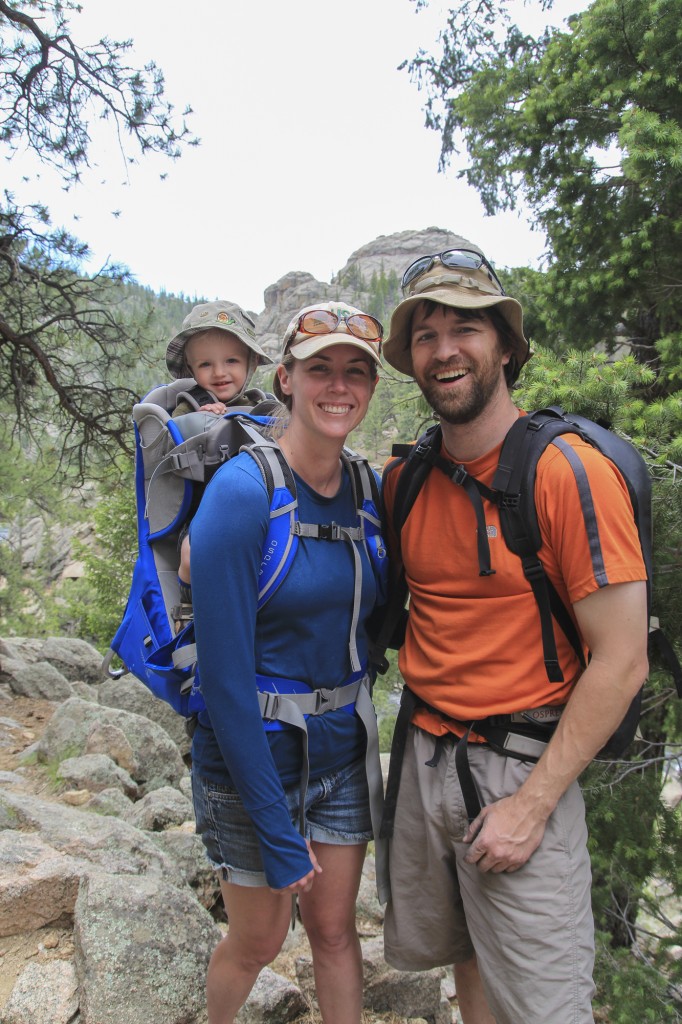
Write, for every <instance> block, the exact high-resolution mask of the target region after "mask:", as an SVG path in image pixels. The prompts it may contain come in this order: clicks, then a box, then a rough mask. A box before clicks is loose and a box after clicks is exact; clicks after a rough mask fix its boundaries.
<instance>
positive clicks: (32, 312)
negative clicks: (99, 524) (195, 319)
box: [0, 0, 196, 475]
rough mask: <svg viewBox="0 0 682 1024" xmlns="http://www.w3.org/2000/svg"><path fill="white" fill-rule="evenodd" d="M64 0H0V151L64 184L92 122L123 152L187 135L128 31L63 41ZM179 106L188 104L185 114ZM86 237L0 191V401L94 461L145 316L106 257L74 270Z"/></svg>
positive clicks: (116, 439) (135, 358) (85, 160)
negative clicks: (95, 265) (120, 296)
mask: <svg viewBox="0 0 682 1024" xmlns="http://www.w3.org/2000/svg"><path fill="white" fill-rule="evenodd" d="M75 10H78V5H77V4H76V3H75V2H72V0H26V3H24V4H22V5H15V4H10V3H7V2H5V0H0V43H1V45H0V146H1V147H3V148H4V150H5V155H6V157H7V158H8V159H9V158H11V157H12V156H13V155H14V154H15V153H17V152H18V151H20V150H24V149H28V150H29V151H32V152H33V153H34V154H36V155H37V156H38V157H39V159H40V160H41V161H42V162H43V163H47V164H49V165H51V166H52V167H54V168H56V169H57V171H58V172H59V173H60V174H61V176H62V178H63V181H64V186H65V188H67V189H68V188H71V187H72V186H75V185H77V184H78V181H79V178H80V175H81V173H82V171H83V169H84V168H86V167H88V166H89V163H90V144H91V133H92V130H93V127H94V125H95V124H99V123H100V122H101V121H103V120H104V121H108V123H109V127H110V130H111V132H112V133H113V137H114V139H115V141H116V143H117V145H118V146H119V148H120V151H121V155H122V158H123V160H124V161H125V162H126V163H134V162H135V161H136V159H137V157H138V155H144V154H145V153H150V152H157V153H161V154H164V155H166V156H167V157H169V158H170V159H174V158H175V157H177V156H178V155H179V154H180V152H181V148H182V146H184V145H185V144H191V143H193V142H196V140H193V139H191V137H190V135H189V130H188V128H187V126H186V124H185V121H184V115H183V116H181V117H177V116H176V114H175V112H174V111H173V108H172V106H171V105H170V104H169V103H168V102H167V101H166V99H165V98H164V83H163V75H162V74H161V71H160V70H159V69H158V68H157V67H156V65H154V64H153V63H151V64H148V65H147V66H146V67H145V68H144V69H138V68H134V67H131V66H129V65H128V64H127V63H126V55H127V53H128V51H129V49H130V46H131V43H130V41H126V42H115V41H112V40H109V39H106V38H105V39H101V40H100V41H99V42H97V43H95V44H94V45H92V46H90V47H87V48H85V47H82V46H80V45H79V44H78V42H77V41H76V40H74V39H73V38H72V36H71V35H70V31H69V25H68V15H69V13H70V12H71V11H75ZM188 113H189V111H185V114H188ZM87 255H88V248H87V245H86V244H85V243H83V242H81V241H79V240H78V239H76V238H74V237H73V236H72V235H70V234H69V233H68V232H66V231H64V230H63V229H61V228H56V227H53V226H52V225H51V223H50V215H49V211H48V210H47V209H46V208H45V207H44V205H42V204H41V203H39V202H34V203H29V204H28V205H26V206H19V205H18V204H17V203H16V201H15V199H14V197H13V196H12V195H11V194H9V193H7V192H5V193H4V197H3V198H2V200H0V287H1V288H2V294H3V303H2V309H1V310H0V401H2V402H3V403H4V405H5V408H8V409H11V408H13V420H14V423H15V427H16V431H17V433H18V434H19V435H21V437H22V438H23V439H25V438H26V437H31V438H33V439H34V440H35V441H36V442H37V443H38V442H40V439H41V435H42V432H43V430H44V429H47V427H48V426H50V428H51V429H52V430H53V432H54V434H56V436H57V437H58V439H59V440H58V442H57V444H58V445H59V446H60V447H61V451H62V455H63V457H64V462H65V464H68V465H69V466H72V465H73V464H74V463H75V464H77V465H79V467H80V469H81V471H82V472H83V475H84V470H85V465H86V464H88V465H89V467H92V466H93V464H94V454H95V453H96V452H97V451H99V452H100V454H101V457H102V458H103V459H104V461H105V462H107V461H109V462H110V460H111V458H112V454H113V453H115V452H116V451H120V450H123V451H126V450H129V438H130V432H129V429H128V416H129V409H130V405H131V400H132V399H133V397H134V391H133V389H132V388H131V387H130V383H129V382H128V381H127V380H126V374H132V373H133V371H134V370H135V369H136V368H137V367H138V366H139V365H140V364H141V363H144V360H145V359H148V358H149V347H150V341H151V338H150V334H149V327H150V323H149V318H148V316H142V317H141V318H140V319H139V320H138V321H137V322H136V323H130V322H129V321H128V320H127V318H126V317H125V316H123V315H122V312H121V310H120V308H119V306H118V302H117V294H116V291H115V287H114V286H115V284H116V283H117V282H122V281H123V282H125V281H127V280H128V272H127V271H126V269H125V268H124V267H122V266H119V265H116V264H109V265H107V266H105V267H103V268H102V269H101V270H100V272H99V273H98V274H96V275H95V276H94V277H93V278H87V277H84V276H82V273H81V267H82V264H83V261H84V259H85V258H86V257H87Z"/></svg>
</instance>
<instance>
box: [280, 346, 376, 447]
mask: <svg viewBox="0 0 682 1024" xmlns="http://www.w3.org/2000/svg"><path fill="white" fill-rule="evenodd" d="M371 364H372V360H371V358H370V357H369V356H366V355H365V354H364V353H363V352H362V351H361V350H360V349H359V348H357V347H356V346H354V345H333V346H331V347H330V348H326V349H323V350H322V351H321V352H318V354H317V355H314V356H311V357H310V358H309V359H301V360H298V359H297V360H296V361H295V363H294V366H293V367H292V369H291V370H290V371H287V370H286V369H285V368H284V367H283V366H280V367H278V370H277V374H278V377H279V383H280V387H281V389H282V393H283V394H285V395H290V396H291V422H292V425H293V423H294V422H298V423H300V424H301V425H302V426H305V427H307V428H308V429H310V430H312V431H314V432H315V433H317V434H322V435H323V436H326V437H333V438H335V439H342V440H345V438H346V437H347V436H348V434H349V433H350V432H351V430H353V429H354V427H357V425H358V423H360V422H361V420H362V419H363V417H364V415H365V413H366V412H367V407H368V405H369V400H370V398H371V397H372V395H373V394H374V389H375V387H376V384H377V379H376V376H375V374H374V371H373V369H372V365H371Z"/></svg>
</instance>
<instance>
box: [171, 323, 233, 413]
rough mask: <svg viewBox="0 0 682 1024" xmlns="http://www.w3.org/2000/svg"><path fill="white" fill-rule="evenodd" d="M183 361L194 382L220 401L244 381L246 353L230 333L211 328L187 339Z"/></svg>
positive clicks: (231, 394)
mask: <svg viewBox="0 0 682 1024" xmlns="http://www.w3.org/2000/svg"><path fill="white" fill-rule="evenodd" d="M185 360H186V362H187V365H188V366H189V368H190V370H191V371H192V376H193V377H194V379H195V381H196V382H197V384H199V385H200V386H201V387H202V388H206V389H207V391H212V392H213V394H214V395H215V396H216V398H218V399H219V400H220V401H221V402H229V401H230V399H232V398H234V397H235V395H238V394H239V392H240V391H241V390H242V388H243V387H244V384H245V383H246V376H247V373H248V369H249V352H248V349H247V347H246V345H245V344H244V343H243V342H241V341H240V340H239V338H236V337H235V336H234V334H229V333H228V332H227V331H221V330H218V329H217V328H214V329H213V330H210V331H202V332H201V334H195V335H194V336H193V337H191V338H190V339H189V341H188V342H187V346H186V348H185Z"/></svg>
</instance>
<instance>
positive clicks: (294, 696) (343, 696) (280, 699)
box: [256, 672, 389, 903]
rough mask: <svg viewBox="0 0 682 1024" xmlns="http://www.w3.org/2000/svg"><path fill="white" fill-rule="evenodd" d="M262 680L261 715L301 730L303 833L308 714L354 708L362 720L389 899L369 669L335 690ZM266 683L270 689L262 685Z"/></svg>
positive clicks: (382, 887)
mask: <svg viewBox="0 0 682 1024" xmlns="http://www.w3.org/2000/svg"><path fill="white" fill-rule="evenodd" d="M256 682H257V684H258V703H259V706H260V709H261V715H262V717H263V719H264V721H265V722H266V726H265V727H266V729H267V728H268V724H270V723H272V725H273V726H276V724H277V723H283V724H285V725H290V726H293V727H294V728H296V729H299V730H300V731H301V735H302V748H303V751H302V758H301V784H300V788H299V802H298V812H299V828H300V831H301V835H304V834H305V799H306V793H307V791H308V780H309V778H310V763H309V760H308V727H307V725H306V717H307V716H308V715H312V716H313V717H314V716H317V715H324V714H326V713H327V712H328V711H348V712H350V713H352V712H353V711H355V713H356V714H357V716H358V718H359V719H360V721H361V722H362V724H363V726H364V728H365V733H366V736H367V745H366V748H365V772H366V776H367V788H368V790H369V809H370V817H371V820H372V831H373V832H374V836H375V865H376V878H377V893H378V896H379V900H380V902H381V903H385V902H386V900H387V899H388V893H389V888H388V850H387V847H386V844H385V843H383V842H382V841H381V840H380V838H379V833H380V830H381V822H382V816H383V810H384V786H383V777H382V772H381V758H380V756H379V731H378V727H377V717H376V712H375V710H374V705H373V703H372V697H371V692H372V680H371V678H370V676H369V673H367V672H365V673H364V674H363V675H362V676H361V677H360V678H359V679H352V680H351V681H350V682H347V683H343V684H342V685H341V686H337V687H335V688H334V689H333V690H330V689H326V688H321V689H319V690H309V689H308V688H307V687H306V689H305V691H304V692H300V691H296V690H292V689H291V687H301V686H303V685H304V684H302V683H299V682H297V681H295V680H291V679H276V678H273V677H271V676H261V675H257V676H256ZM264 687H267V689H264Z"/></svg>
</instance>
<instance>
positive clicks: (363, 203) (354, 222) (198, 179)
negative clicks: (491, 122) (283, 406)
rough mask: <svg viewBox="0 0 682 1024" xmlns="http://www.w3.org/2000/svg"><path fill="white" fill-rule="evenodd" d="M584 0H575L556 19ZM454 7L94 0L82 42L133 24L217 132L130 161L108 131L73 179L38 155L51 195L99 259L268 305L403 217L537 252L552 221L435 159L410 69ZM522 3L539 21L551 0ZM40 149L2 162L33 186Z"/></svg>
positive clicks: (498, 259)
mask: <svg viewBox="0 0 682 1024" xmlns="http://www.w3.org/2000/svg"><path fill="white" fill-rule="evenodd" d="M577 6H578V4H576V3H575V2H573V3H570V2H569V0H561V3H560V4H557V5H555V10H554V12H553V13H552V15H551V17H552V19H553V22H554V23H561V17H562V16H564V15H565V14H566V13H568V11H570V10H575V9H576V7H577ZM535 10H536V12H537V7H536V8H535ZM444 11H445V5H441V4H439V3H436V2H434V3H432V4H431V6H430V8H428V9H427V10H426V11H424V12H421V13H419V14H417V13H416V12H415V5H414V2H411V0H344V2H343V3H334V4H332V3H329V2H327V0H193V2H192V3H191V4H190V3H188V2H187V0H116V2H115V3H111V2H110V0H84V11H83V13H82V14H81V15H73V16H72V19H71V29H72V34H73V35H74V37H75V38H76V39H77V40H78V42H79V43H81V44H86V43H89V42H92V41H94V40H96V39H97V38H99V37H100V36H101V35H102V34H106V35H108V36H109V37H110V38H113V39H126V38H132V39H133V40H134V43H135V48H134V52H133V56H132V59H131V63H144V62H145V61H147V60H154V61H155V62H156V63H157V64H158V65H159V66H160V67H161V68H162V69H163V71H164V74H165V78H166V94H167V97H168V98H169V99H170V100H171V101H172V102H173V103H174V104H175V106H176V108H177V109H178V111H182V109H183V108H184V106H185V105H187V104H189V105H191V106H192V108H193V110H194V115H193V116H192V118H191V127H192V129H193V131H194V133H195V134H197V135H198V136H199V137H200V138H201V140H202V142H201V146H200V147H199V148H197V149H187V150H186V151H185V153H184V155H183V156H182V157H181V159H180V160H179V161H176V162H174V163H170V162H163V161H161V160H160V158H157V157H152V158H144V159H143V160H142V161H141V162H140V164H139V165H138V166H133V167H130V168H126V166H125V165H124V163H123V161H122V159H121V157H120V153H119V152H118V150H117V147H116V144H115V141H114V140H113V139H112V138H111V137H110V136H106V135H105V136H103V139H102V140H97V142H96V145H95V147H94V150H93V153H92V157H93V160H94V161H96V163H97V164H98V166H97V167H96V168H93V172H92V173H91V174H88V175H86V177H85V179H84V182H83V184H82V185H80V186H79V187H77V188H76V189H74V190H72V191H70V192H68V193H67V192H64V191H62V190H61V189H60V187H59V183H57V182H55V181H54V179H52V177H51V175H50V173H49V171H47V170H46V169H41V170H40V181H39V183H38V189H39V196H38V198H40V199H41V200H42V201H44V202H46V203H47V205H48V206H49V207H50V210H51V212H52V215H53V222H54V223H55V224H59V225H63V226H64V227H66V228H68V229H69V230H71V231H72V232H73V233H74V234H75V235H76V236H77V237H79V238H81V239H83V240H84V241H86V242H88V243H89V244H90V246H91V247H92V249H93V252H94V259H93V262H92V263H91V265H90V269H91V270H92V269H95V268H96V267H97V266H99V265H100V264H101V263H102V262H103V261H104V260H106V259H107V258H111V259H113V260H117V261H122V262H124V263H126V264H127V265H128V266H129V267H130V269H131V270H132V271H133V273H134V274H135V276H136V279H137V280H138V281H139V282H140V283H141V284H145V285H149V286H151V287H152V288H154V289H155V290H160V289H162V288H164V289H165V290H166V291H169V292H175V293H180V292H182V293H184V294H185V295H188V296H189V297H190V298H193V297H194V296H197V295H198V296H205V297H207V298H209V299H212V298H229V299H233V300H235V301H237V302H239V303H240V304H241V305H243V306H245V307H247V308H249V309H252V310H254V311H255V312H260V311H261V310H262V309H263V291H264V289H265V288H266V287H267V286H268V285H270V284H273V283H274V282H275V281H276V280H278V278H280V277H281V276H282V275H283V274H285V273H287V272H288V271H290V270H304V271H309V272H310V273H311V274H314V275H315V277H317V278H318V279H319V280H323V281H328V280H329V279H330V276H331V275H332V273H334V272H336V271H338V270H340V269H341V267H342V266H343V265H344V263H345V262H346V260H347V258H348V256H349V255H350V254H351V253H352V252H353V251H354V250H355V249H357V248H359V247H360V246H362V245H364V244H366V243H367V242H370V241H371V240H372V239H374V238H376V237H377V236H378V235H380V234H384V235H387V234H392V233H393V232H395V231H403V230H406V229H415V230H416V229H421V228H426V227H430V226H437V227H442V228H447V229H450V230H452V231H455V232H457V233H459V234H462V235H464V236H465V237H468V238H469V239H471V240H473V241H476V242H478V243H479V244H480V245H481V246H482V247H483V248H484V249H485V250H486V252H487V254H488V255H489V256H490V258H491V259H493V260H494V262H495V263H496V264H497V265H498V266H521V265H524V264H527V263H531V264H534V265H537V260H538V259H539V258H540V257H541V254H542V251H543V242H544V239H543V237H542V235H541V234H539V233H535V232H532V231H531V230H530V227H529V224H528V223H527V220H526V218H525V217H524V216H521V217H519V216H517V215H516V214H508V215H504V216H498V217H494V218H487V217H485V216H484V214H483V210H482V207H481V204H480V202H479V200H478V197H477V195H476V193H475V191H474V190H473V189H470V188H468V187H467V186H466V185H465V184H464V182H462V181H460V180H458V179H457V177H456V174H455V170H454V168H453V169H450V170H449V171H448V172H447V173H446V174H439V173H438V170H437V168H438V155H439V141H440V140H439V137H438V135H437V134H436V133H435V132H433V131H429V130H427V129H426V128H425V127H424V113H423V105H424V100H425V97H424V95H423V94H422V93H420V92H419V91H418V90H417V87H416V85H415V84H413V83H412V82H411V81H410V78H409V75H408V74H407V72H406V71H398V70H397V68H398V65H399V64H400V63H401V61H402V60H404V59H405V58H410V57H412V56H413V55H414V54H415V53H416V52H417V50H418V48H419V47H420V46H421V47H424V48H425V49H427V50H431V51H433V48H434V41H435V38H436V35H437V32H438V28H439V27H440V25H441V24H444V21H445V14H444ZM522 17H523V18H524V19H525V24H526V25H527V26H528V27H534V28H535V29H538V28H539V27H541V26H542V24H543V23H544V20H545V18H546V17H548V16H547V15H542V14H537V13H536V14H535V15H532V14H531V13H529V12H528V11H527V10H526V11H525V12H524V13H523V14H522ZM29 164H30V160H29V158H28V157H27V156H24V157H23V158H22V157H15V158H14V160H13V161H12V162H11V164H9V165H5V168H3V177H5V182H4V185H5V187H8V188H14V189H15V191H16V194H17V198H20V199H21V198H28V199H33V200H35V199H36V183H35V182H33V183H32V184H31V185H30V191H25V190H27V189H28V188H29V186H26V185H24V184H23V183H22V181H21V177H22V174H24V173H25V171H26V169H27V167H28V166H29ZM165 172H168V173H167V177H166V179H165V180H163V181H162V180H160V174H161V173H165ZM124 181H125V184H123V182H124ZM103 182H105V183H103ZM114 211H120V214H119V215H118V216H114ZM74 215H77V216H78V218H79V219H78V220H75V219H74Z"/></svg>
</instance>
